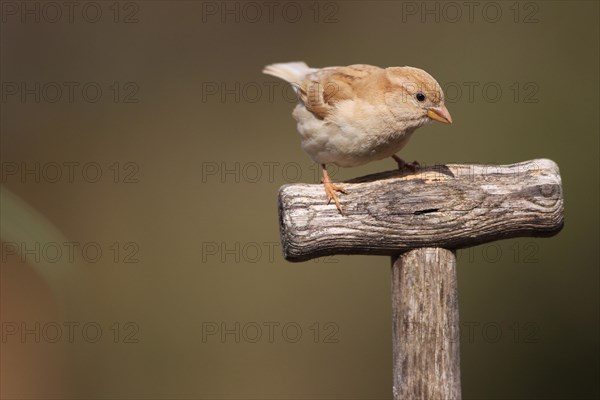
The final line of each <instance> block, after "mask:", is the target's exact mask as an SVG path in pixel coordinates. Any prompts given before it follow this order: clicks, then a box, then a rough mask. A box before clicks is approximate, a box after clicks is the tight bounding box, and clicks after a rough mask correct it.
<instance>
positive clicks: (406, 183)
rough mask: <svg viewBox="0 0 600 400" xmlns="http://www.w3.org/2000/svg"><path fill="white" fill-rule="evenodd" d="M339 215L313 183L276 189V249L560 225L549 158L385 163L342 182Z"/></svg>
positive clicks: (356, 250)
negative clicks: (407, 169) (393, 166)
mask: <svg viewBox="0 0 600 400" xmlns="http://www.w3.org/2000/svg"><path fill="white" fill-rule="evenodd" d="M344 187H345V188H346V189H348V192H349V193H348V194H345V195H344V194H342V195H341V196H340V200H341V203H342V207H343V208H344V215H340V213H339V212H338V211H337V209H336V208H335V205H333V204H327V198H326V196H325V192H324V190H323V186H322V185H320V184H289V185H284V186H282V187H281V189H280V190H279V223H280V233H281V241H282V248H283V255H284V257H285V258H286V259H287V260H289V261H305V260H309V259H312V258H315V257H321V256H326V255H334V254H372V255H394V254H398V253H402V252H404V251H408V250H411V249H415V248H420V247H442V248H446V249H458V248H463V247H469V246H474V245H478V244H481V243H486V242H490V241H494V240H498V239H507V238H514V237H520V236H539V237H545V236H552V235H555V234H556V233H558V232H559V231H560V230H561V229H562V226H563V218H564V216H563V214H564V210H563V191H562V183H561V178H560V172H559V169H558V166H557V165H556V163H555V162H553V161H552V160H548V159H537V160H531V161H526V162H522V163H517V164H511V165H475V164H448V165H436V166H431V167H421V168H419V169H418V170H417V171H415V172H414V173H409V174H407V173H402V172H400V171H387V172H382V173H379V174H374V175H368V176H365V177H361V178H356V179H353V180H350V181H348V182H346V183H344Z"/></svg>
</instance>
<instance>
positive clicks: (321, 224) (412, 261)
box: [279, 159, 563, 400]
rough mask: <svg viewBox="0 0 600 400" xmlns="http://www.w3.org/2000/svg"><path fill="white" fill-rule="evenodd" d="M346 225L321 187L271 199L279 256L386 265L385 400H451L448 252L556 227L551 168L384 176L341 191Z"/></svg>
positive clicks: (455, 363) (454, 373)
mask: <svg viewBox="0 0 600 400" xmlns="http://www.w3.org/2000/svg"><path fill="white" fill-rule="evenodd" d="M344 187H345V188H346V189H347V190H348V192H349V193H348V194H347V195H342V196H341V202H342V206H343V207H344V212H345V215H343V216H342V215H340V214H339V213H338V211H337V209H336V208H335V206H332V205H328V204H327V201H326V198H325V194H324V191H323V187H322V186H321V185H308V184H293V185H285V186H283V187H282V188H281V189H280V191H279V221H280V232H281V241H282V247H283V255H284V257H285V258H286V259H287V260H289V261H305V260H309V259H311V258H315V257H320V256H326V255H334V254H371V255H389V256H392V314H393V315H392V329H393V360H394V362H393V382H394V386H393V395H394V399H444V400H446V399H460V398H461V388H460V350H459V347H460V343H459V338H460V333H459V318H458V291H457V281H456V257H455V255H454V250H455V249H458V248H464V247H469V246H474V245H477V244H481V243H485V242H490V241H493V240H498V239H506V238H512V237H519V236H552V235H555V234H556V233H558V232H559V231H560V230H561V229H562V226H563V196H562V185H561V179H560V173H559V170H558V166H557V165H556V164H555V163H554V162H553V161H551V160H546V159H539V160H532V161H527V162H523V163H518V164H512V165H505V166H489V165H488V166H486V165H458V164H451V165H442V166H433V167H422V168H420V169H419V170H418V171H416V172H415V173H411V174H406V173H401V172H400V171H389V172H384V173H380V174H375V175H370V176H367V177H363V178H358V179H354V180H352V181H349V182H347V183H345V184H344Z"/></svg>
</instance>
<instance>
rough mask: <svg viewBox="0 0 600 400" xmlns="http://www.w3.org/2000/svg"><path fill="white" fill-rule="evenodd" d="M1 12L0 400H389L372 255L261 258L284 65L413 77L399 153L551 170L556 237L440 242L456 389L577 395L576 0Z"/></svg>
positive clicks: (594, 284)
mask: <svg viewBox="0 0 600 400" xmlns="http://www.w3.org/2000/svg"><path fill="white" fill-rule="evenodd" d="M0 4H1V12H2V15H1V22H2V24H1V39H0V45H1V49H0V50H1V64H0V66H1V81H2V88H1V89H2V92H1V95H2V98H1V103H0V105H1V107H2V110H1V157H2V198H1V200H2V202H1V206H2V210H1V211H2V214H1V215H2V230H1V233H2V260H1V261H2V267H1V269H0V271H1V290H2V293H1V304H2V308H1V312H2V315H1V319H2V343H1V345H2V351H1V357H0V360H1V365H0V367H1V395H2V398H7V399H12V398H22V399H28V398H36V399H45V398H90V399H92V398H93V399H121V398H139V399H149V398H154V399H161V398H181V399H184V398H185V399H250V398H252V399H286V398H287V399H388V398H391V367H392V365H391V320H390V318H391V317H390V314H391V309H390V273H389V258H387V257H358V256H353V257H341V256H340V257H331V258H328V259H321V260H316V261H311V262H307V263H301V264H290V263H287V262H285V261H284V260H283V259H282V257H281V254H280V247H279V245H278V242H279V236H278V221H277V211H276V197H277V190H278V188H279V186H280V185H282V184H284V183H286V182H309V183H310V182H318V179H319V178H318V170H317V168H316V166H315V165H313V164H312V163H311V161H310V159H309V158H308V157H307V156H306V155H305V154H304V153H303V152H302V150H301V149H300V146H299V140H298V137H297V134H296V132H295V123H294V121H293V119H292V117H291V115H290V113H291V111H292V108H293V104H292V103H293V102H292V101H291V100H290V99H289V98H290V97H291V94H290V92H289V91H287V90H286V86H285V85H283V83H282V82H279V81H277V80H276V79H274V78H270V77H267V76H263V75H261V73H260V71H261V69H262V67H263V66H264V65H266V64H269V63H272V62H283V61H295V60H304V61H306V62H307V63H308V64H309V65H311V66H317V67H318V66H328V65H345V64H352V63H369V64H374V65H379V66H397V65H411V66H416V67H420V68H423V69H425V70H427V71H428V72H430V73H431V74H432V75H433V76H434V77H436V79H437V80H438V81H439V82H440V83H441V84H442V86H443V87H444V88H445V89H446V96H447V99H448V100H447V103H448V108H449V109H450V112H451V113H452V116H453V118H454V121H455V123H454V124H453V125H452V126H442V125H441V124H431V125H429V126H427V127H424V128H422V129H420V130H419V131H418V133H417V134H416V135H415V136H414V137H413V139H412V141H411V143H410V144H409V145H408V146H407V147H406V148H405V149H404V150H403V152H402V155H403V156H404V157H405V158H406V159H407V160H419V161H420V162H421V163H422V164H433V163H436V162H437V163H445V162H465V163H468V162H481V163H498V164H507V163H513V162H518V161H524V160H528V159H533V158H540V157H545V158H550V159H553V160H555V161H556V162H557V163H558V165H559V166H560V168H561V174H562V178H563V184H564V192H565V207H566V216H565V228H564V230H563V231H562V232H561V233H560V234H559V235H558V236H556V237H553V238H549V239H533V238H531V239H529V238H523V239H519V240H510V241H502V242H496V243H494V244H490V245H485V246H480V247H477V248H473V249H470V250H466V251H460V252H459V257H460V258H459V285H460V289H459V291H460V305H461V308H460V314H461V321H462V325H461V326H462V328H463V332H462V338H461V340H462V360H461V362H462V382H463V393H464V398H466V399H475V398H476V399H499V398H502V399H522V398H553V399H559V398H560V399H563V398H596V397H598V395H599V387H598V379H597V378H598V373H599V361H598V333H599V332H598V322H599V307H598V306H599V299H598V287H599V277H598V264H599V254H598V243H599V237H598V236H599V235H598V226H599V218H598V203H599V202H598V198H599V196H598V171H599V165H598V163H599V162H598V152H599V143H598V137H599V136H598V132H599V117H598V109H599V78H598V71H599V50H598V49H599V5H598V2H595V1H581V2H577V1H547V2H544V1H541V2H519V3H516V2H512V1H501V2H492V3H486V2H474V3H473V4H471V5H465V4H464V3H462V2H458V3H450V5H448V4H447V3H443V2H403V1H398V2H392V1H368V2H367V1H331V2H304V1H303V2H299V1H297V2H287V3H277V2H266V3H264V2H256V3H246V2H235V1H230V2H200V1H137V2H136V1H134V2H118V3H114V2H108V1H98V2H79V3H77V4H76V5H73V4H71V3H68V4H67V3H62V2H59V3H45V2H35V1H27V2H11V1H2V3H0ZM49 4H50V5H49ZM52 4H54V5H52ZM69 4H71V5H69ZM394 165H395V164H394V163H393V161H391V160H385V161H381V162H377V163H372V164H369V165H367V166H364V167H360V168H353V169H345V170H338V171H335V169H334V171H335V173H334V177H335V178H336V179H338V180H342V179H347V178H351V177H355V176H360V175H364V174H367V173H372V172H377V171H382V170H386V169H391V168H393V167H394Z"/></svg>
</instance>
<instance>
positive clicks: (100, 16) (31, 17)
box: [0, 1, 142, 24]
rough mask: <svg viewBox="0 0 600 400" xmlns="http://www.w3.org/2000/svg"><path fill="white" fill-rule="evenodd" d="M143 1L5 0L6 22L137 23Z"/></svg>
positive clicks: (1, 17)
mask: <svg viewBox="0 0 600 400" xmlns="http://www.w3.org/2000/svg"><path fill="white" fill-rule="evenodd" d="M140 4H141V3H140V2H136V1H2V2H1V3H0V21H2V24H11V23H12V24H14V23H18V24H78V23H85V24H97V23H100V22H106V21H109V22H112V23H115V24H137V23H138V22H140V18H141V15H142V13H141V10H140Z"/></svg>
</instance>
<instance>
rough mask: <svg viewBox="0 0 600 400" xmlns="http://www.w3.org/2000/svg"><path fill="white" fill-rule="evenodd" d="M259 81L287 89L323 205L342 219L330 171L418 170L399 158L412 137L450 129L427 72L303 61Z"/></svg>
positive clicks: (273, 68)
mask: <svg viewBox="0 0 600 400" xmlns="http://www.w3.org/2000/svg"><path fill="white" fill-rule="evenodd" d="M262 72H263V73H264V74H267V75H271V76H274V77H276V78H280V79H283V80H284V81H286V82H288V83H290V84H291V85H292V87H293V89H294V91H295V92H296V94H297V97H298V103H297V105H296V107H295V108H294V110H293V112H292V115H293V117H294V119H295V120H296V122H297V130H298V132H299V134H300V139H301V147H302V149H303V150H304V151H305V152H306V153H307V154H308V156H309V157H310V158H311V159H312V160H313V161H314V162H316V163H318V164H320V165H321V168H322V170H323V179H322V180H321V182H322V184H323V186H324V188H325V193H326V195H327V198H328V203H331V201H332V200H333V202H334V203H335V206H336V208H337V210H338V211H339V213H340V214H341V215H344V211H343V209H342V206H341V203H340V199H339V197H338V194H337V193H338V192H339V193H343V194H347V193H348V191H347V190H346V189H345V188H344V187H343V186H340V185H336V184H335V183H333V181H332V180H331V177H330V176H329V174H328V173H327V164H334V165H337V166H339V167H355V166H359V165H363V164H366V163H369V162H371V161H376V160H382V159H384V158H388V157H392V158H393V159H394V160H395V161H396V162H397V164H398V168H399V169H401V170H403V169H410V170H413V171H414V170H416V168H418V166H419V164H418V163H417V162H416V161H415V162H413V163H407V162H405V161H404V160H402V158H400V157H399V156H398V155H397V154H396V153H398V152H399V151H400V150H401V149H402V148H403V147H404V146H405V145H406V144H407V142H408V140H409V139H410V138H411V136H412V134H413V133H414V131H415V130H416V129H417V128H419V127H421V126H423V125H424V124H426V123H428V122H430V121H439V122H443V123H446V124H452V117H451V116H450V112H449V111H448V109H447V108H446V106H445V104H444V93H443V90H442V88H441V87H440V85H439V84H438V82H437V81H436V80H435V79H434V78H433V77H432V76H431V75H429V74H428V73H427V72H425V71H424V70H422V69H419V68H415V67H408V66H405V67H388V68H380V67H376V66H373V65H368V64H354V65H349V66H338V67H324V68H310V67H309V66H308V65H307V64H306V63H305V62H302V61H296V62H287V63H276V64H271V65H267V66H266V67H264V69H263V71H262Z"/></svg>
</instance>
